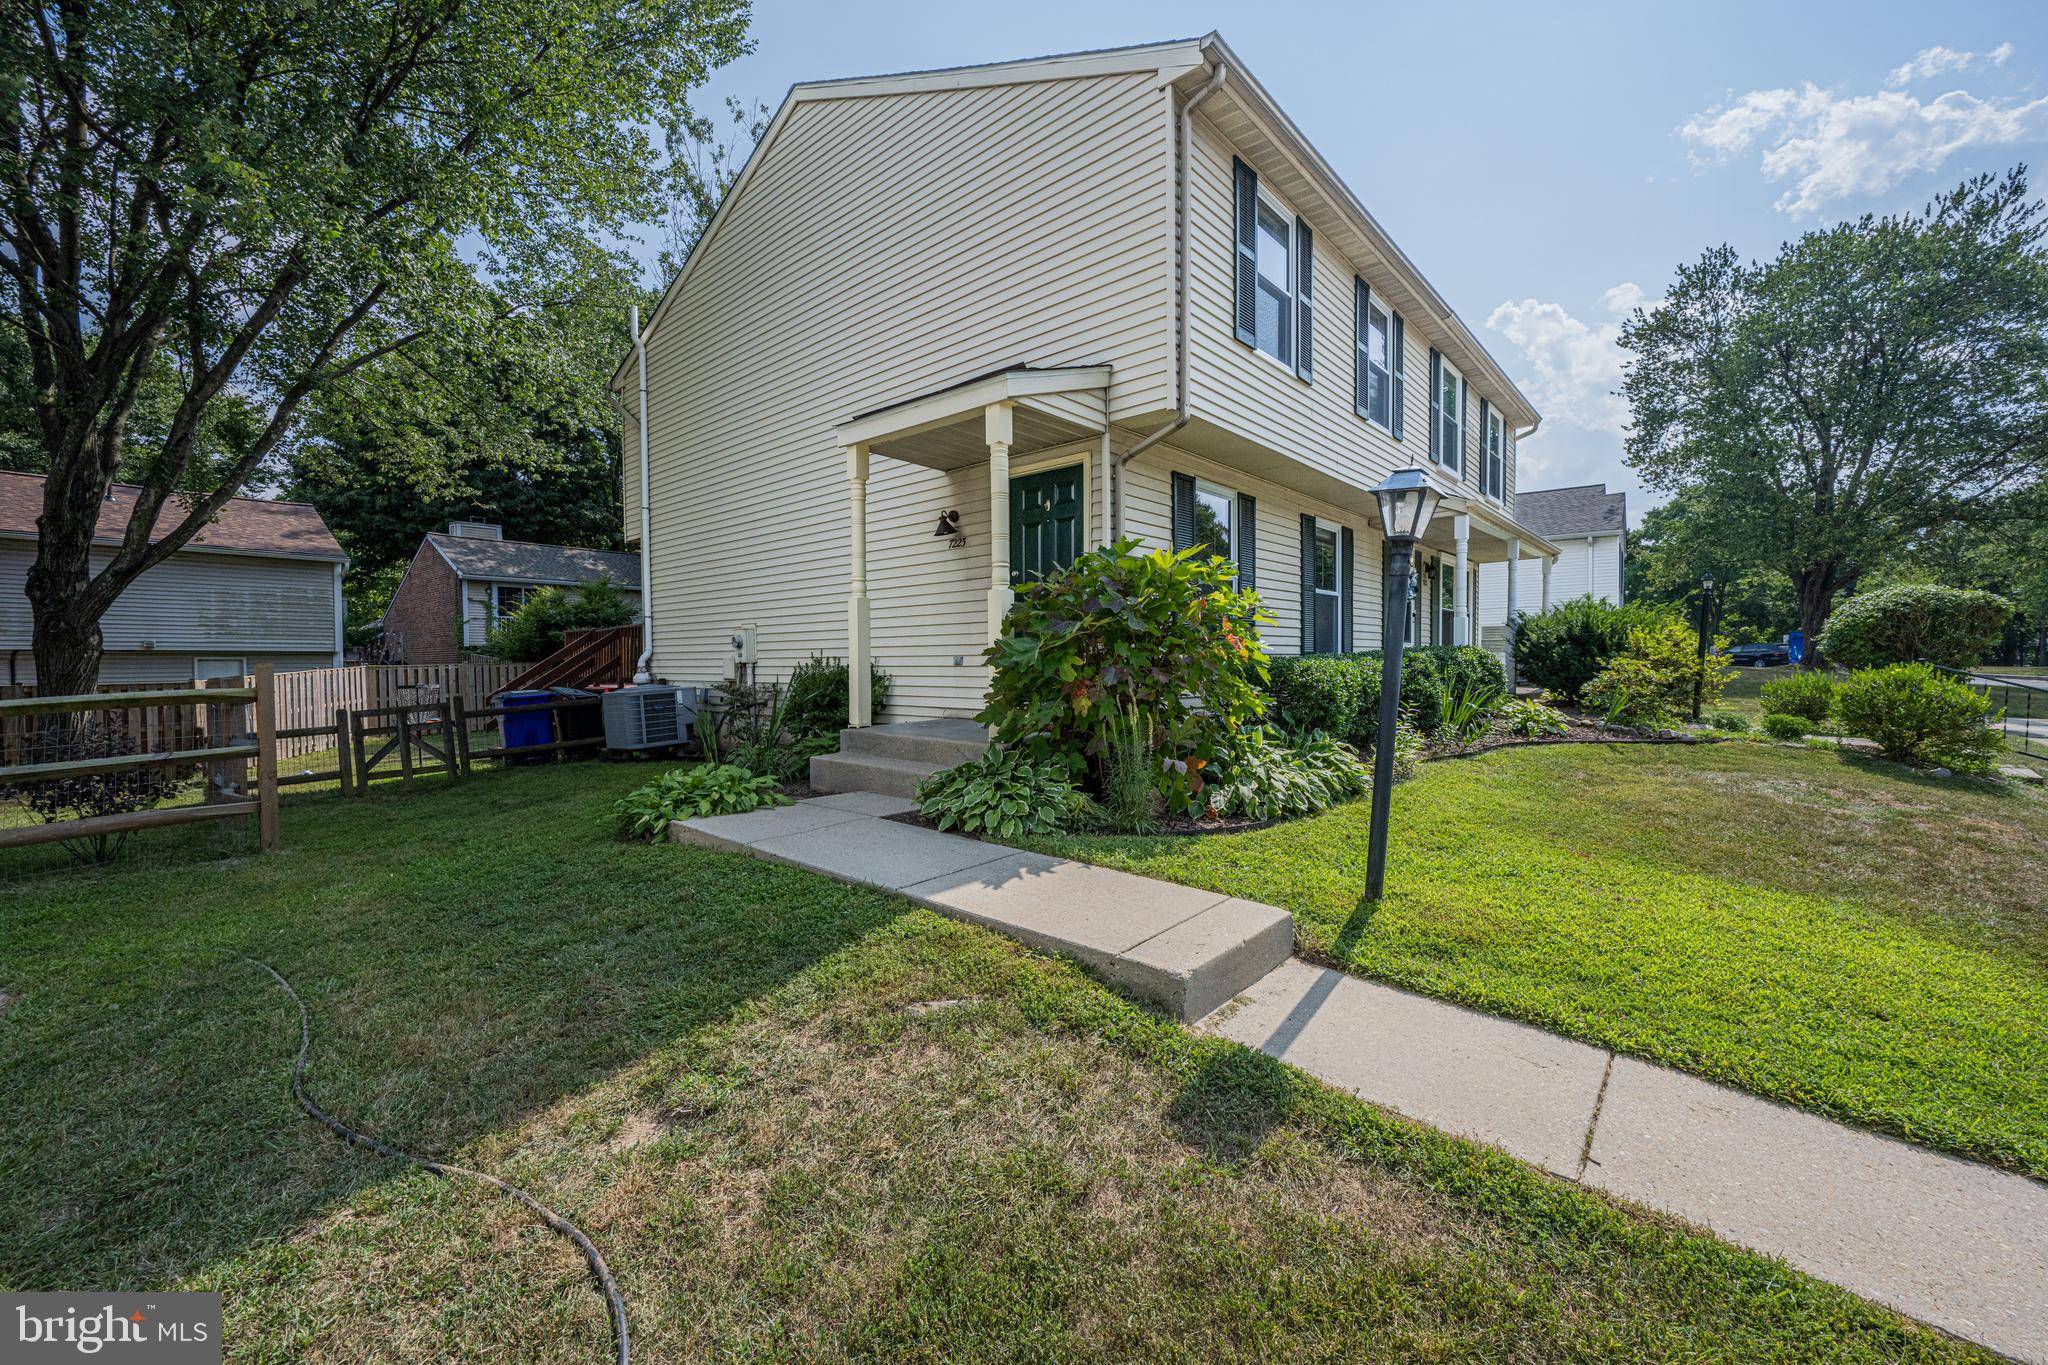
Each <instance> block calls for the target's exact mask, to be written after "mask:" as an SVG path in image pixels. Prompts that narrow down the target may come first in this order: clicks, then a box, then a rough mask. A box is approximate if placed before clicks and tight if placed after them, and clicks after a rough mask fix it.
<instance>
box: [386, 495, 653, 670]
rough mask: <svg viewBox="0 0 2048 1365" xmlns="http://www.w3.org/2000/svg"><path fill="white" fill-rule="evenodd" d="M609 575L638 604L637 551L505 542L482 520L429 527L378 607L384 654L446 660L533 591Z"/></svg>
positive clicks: (400, 659)
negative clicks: (381, 610) (443, 527)
mask: <svg viewBox="0 0 2048 1365" xmlns="http://www.w3.org/2000/svg"><path fill="white" fill-rule="evenodd" d="M598 578H609V579H611V580H612V582H613V583H614V584H616V585H617V586H618V588H619V590H620V592H621V594H622V595H623V596H625V597H626V598H627V599H628V600H629V601H631V602H632V603H633V604H634V606H636V607H637V606H638V605H639V603H640V556H638V555H637V554H622V553H619V552H618V551H615V550H585V549H582V548H580V547H578V546H574V545H536V544H534V543H533V542H531V541H525V540H506V539H505V538H504V534H503V532H502V531H501V530H500V529H499V528H498V527H496V526H493V525H491V524H490V523H489V522H487V521H457V522H451V523H450V524H449V527H448V532H447V534H446V535H443V534H442V533H440V532H438V531H430V532H428V533H427V536H426V538H425V539H424V540H422V541H421V542H420V548H419V549H418V550H417V551H416V552H415V553H414V554H413V557H412V563H411V564H408V565H407V566H406V569H405V577H404V578H402V579H400V580H399V583H398V589H397V591H396V592H394V593H392V594H391V605H390V606H389V607H386V608H385V610H384V654H385V657H386V658H387V659H389V660H390V661H391V662H393V663H402V664H448V663H455V662H456V661H458V660H459V659H461V658H462V655H463V652H464V651H465V650H474V649H478V648H481V647H482V645H483V642H484V637H485V636H486V635H488V634H489V633H490V629H491V627H492V626H494V625H496V624H497V622H498V618H499V617H500V616H503V615H505V614H506V613H507V612H511V611H515V610H517V609H518V607H519V604H520V603H521V602H523V601H525V600H526V595H527V594H528V593H530V592H533V591H535V590H536V589H539V588H571V589H573V588H576V587H579V586H581V585H582V584H585V583H588V582H590V581H592V580H593V579H598Z"/></svg>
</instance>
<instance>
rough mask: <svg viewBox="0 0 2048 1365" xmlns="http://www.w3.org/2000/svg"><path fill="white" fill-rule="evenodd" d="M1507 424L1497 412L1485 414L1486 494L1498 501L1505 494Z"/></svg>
mask: <svg viewBox="0 0 2048 1365" xmlns="http://www.w3.org/2000/svg"><path fill="white" fill-rule="evenodd" d="M1507 470H1508V424H1507V423H1506V422H1505V421H1503V420H1502V418H1501V415H1500V414H1499V413H1498V412H1489V413H1487V414H1486V496H1487V497H1489V498H1492V499H1493V500H1494V501H1495V502H1499V501H1500V500H1501V499H1502V498H1503V497H1505V496H1506V495H1507Z"/></svg>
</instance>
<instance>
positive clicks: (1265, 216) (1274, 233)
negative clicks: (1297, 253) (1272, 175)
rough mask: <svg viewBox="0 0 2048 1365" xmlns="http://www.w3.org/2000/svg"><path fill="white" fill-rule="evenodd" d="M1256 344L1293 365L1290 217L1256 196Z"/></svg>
mask: <svg viewBox="0 0 2048 1365" xmlns="http://www.w3.org/2000/svg"><path fill="white" fill-rule="evenodd" d="M1258 255H1259V302H1258V310H1259V311H1258V321H1257V324H1256V325H1257V328H1258V337H1259V339H1258V347H1259V349H1260V350H1261V351H1264V352H1265V353H1266V354H1267V355H1269V356H1271V357H1273V359H1275V360H1277V361H1279V362H1280V363H1281V364H1282V365H1285V366H1287V367H1288V368H1289V369H1292V368H1293V367H1294V217H1293V215H1292V214H1289V213H1287V212H1285V211H1284V210H1282V209H1281V208H1280V207H1279V206H1278V205H1276V204H1275V203H1273V201H1272V200H1270V199H1268V198H1266V197H1265V196H1264V195H1263V194H1262V195H1260V196H1259V237H1258Z"/></svg>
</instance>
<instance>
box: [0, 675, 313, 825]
mask: <svg viewBox="0 0 2048 1365" xmlns="http://www.w3.org/2000/svg"><path fill="white" fill-rule="evenodd" d="M250 681H251V685H250V686H247V687H190V688H168V689H141V690H129V691H106V692H95V693H91V694H88V695H82V696H60V697H11V698H7V699H4V700H0V721H4V722H5V723H6V724H7V725H8V726H9V727H10V733H11V734H13V735H15V736H16V741H15V742H16V743H17V744H18V745H19V746H23V747H25V746H26V745H27V744H28V743H29V742H31V736H32V734H33V731H34V729H35V727H36V726H37V725H39V724H40V725H47V724H48V718H49V717H52V716H61V715H67V714H73V713H78V712H97V713H101V714H102V715H106V716H112V715H114V714H115V713H127V712H131V711H137V712H145V713H173V712H175V713H179V714H178V715H177V716H176V717H175V718H173V719H172V720H170V721H164V722H162V723H157V722H148V723H144V724H143V725H141V726H140V727H136V726H135V725H133V724H132V723H131V722H129V721H125V720H124V721H119V722H116V724H115V725H114V726H112V727H110V728H113V729H114V730H116V732H117V733H119V734H121V735H123V736H125V737H127V738H129V739H134V740H136V741H137V744H138V751H137V752H135V753H131V754H117V755H113V756H109V757H99V758H65V759H60V760H57V761H54V762H37V763H22V762H17V761H12V760H10V761H9V762H8V763H6V764H5V765H4V766H0V786H8V787H23V786H33V785H34V784H37V783H42V782H58V781H64V780H67V779H77V778H90V777H95V776H102V775H107V774H113V773H121V772H133V771H136V770H138V769H145V768H168V767H183V766H186V765H197V766H200V767H202V768H203V769H204V771H205V773H206V793H205V799H204V800H203V801H202V802H201V803H200V804H198V805H196V806H164V807H152V808H150V809H145V810H131V811H122V812H119V813H116V814H110V815H93V816H85V817H82V818H78V819H71V820H57V821H50V822H47V823H40V824H20V825H12V826H7V827H4V828H0V848H18V847H23V846H25V845H29V844H47V843H57V842H60V841H64V840H73V839H96V838H103V837H106V836H109V835H126V834H129V833H131V832H133V831H135V830H142V829H158V828H163V827H166V826H171V825H185V824H192V823H195V822H198V821H202V820H232V819H241V818H244V817H247V816H252V815H253V816H255V817H256V824H257V833H258V840H259V843H260V845H261V847H262V849H263V851H264V852H266V853H269V852H275V851H276V849H277V847H278V827H277V786H278V783H277V733H276V730H277V722H276V708H275V705H274V693H273V691H272V687H271V684H272V675H271V669H270V666H269V665H268V664H265V665H262V666H260V667H259V668H258V669H257V670H256V673H255V675H254V676H253V677H252V679H251V680H250ZM242 706H248V707H249V708H250V709H251V710H252V711H253V712H254V723H253V725H252V726H251V731H250V733H248V734H246V735H237V734H235V733H234V724H233V722H232V720H231V719H230V716H229V712H230V711H233V710H238V709H240V708H241V707H242ZM145 740H146V742H144V741H145ZM181 740H193V741H195V742H189V743H179V742H178V741H181ZM19 753H20V749H19V748H17V749H16V750H15V754H16V755H17V756H18V755H19ZM251 763H254V765H255V767H256V782H255V784H254V796H253V798H252V797H251V794H250V793H251V787H250V783H249V779H248V770H249V765H250V764H251Z"/></svg>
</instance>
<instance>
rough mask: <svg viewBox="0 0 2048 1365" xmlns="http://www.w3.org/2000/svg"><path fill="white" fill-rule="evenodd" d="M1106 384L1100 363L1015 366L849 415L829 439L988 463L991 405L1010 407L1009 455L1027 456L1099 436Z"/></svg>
mask: <svg viewBox="0 0 2048 1365" xmlns="http://www.w3.org/2000/svg"><path fill="white" fill-rule="evenodd" d="M1108 387H1109V366H1107V365H1070V366H1061V367H1056V368H1041V367H1038V366H1032V365H1016V366H1012V367H1011V368H1009V369H1005V370H996V371H994V372H992V373H990V374H984V375H977V376H975V377H974V378H972V379H966V380H962V381H960V382H958V383H955V384H949V385H947V386H946V387H944V388H941V389H935V390H933V391H932V392H930V393H926V394H921V395H919V396H918V397H916V398H906V399H904V400H902V401H901V402H896V403H891V404H889V405H888V406H887V407H882V408H876V409H874V410H873V411H871V412H864V413H861V414H859V415H857V416H854V417H849V418H847V419H846V420H845V421H843V422H841V423H839V425H838V426H836V427H834V428H833V436H834V439H835V441H836V442H837V443H838V444H839V445H842V446H866V447H867V448H868V449H869V450H871V451H873V452H874V453H875V454H877V455H886V456H888V457H889V458H890V459H894V460H905V461H908V462H909V463H911V464H919V465H924V466H925V467H927V468H930V469H963V468H965V467H967V466H968V465H973V464H980V463H981V462H983V461H984V460H986V459H988V436H987V434H986V429H985V427H984V425H983V423H984V418H985V416H986V414H987V412H988V409H989V408H990V407H991V406H993V405H995V404H998V403H1008V404H1010V405H1011V406H1012V421H1013V430H1014V436H1013V446H1012V449H1013V452H1014V453H1015V454H1017V455H1029V454H1031V453H1032V452H1033V451H1036V450H1043V449H1046V448H1049V447H1052V446H1059V445H1066V444H1070V443H1071V442H1074V441H1078V440H1085V439H1088V438H1090V437H1093V436H1098V435H1100V434H1101V432H1102V426H1103V418H1104V414H1105V412H1106V406H1105V401H1104V394H1105V392H1106V390H1107V389H1108Z"/></svg>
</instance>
